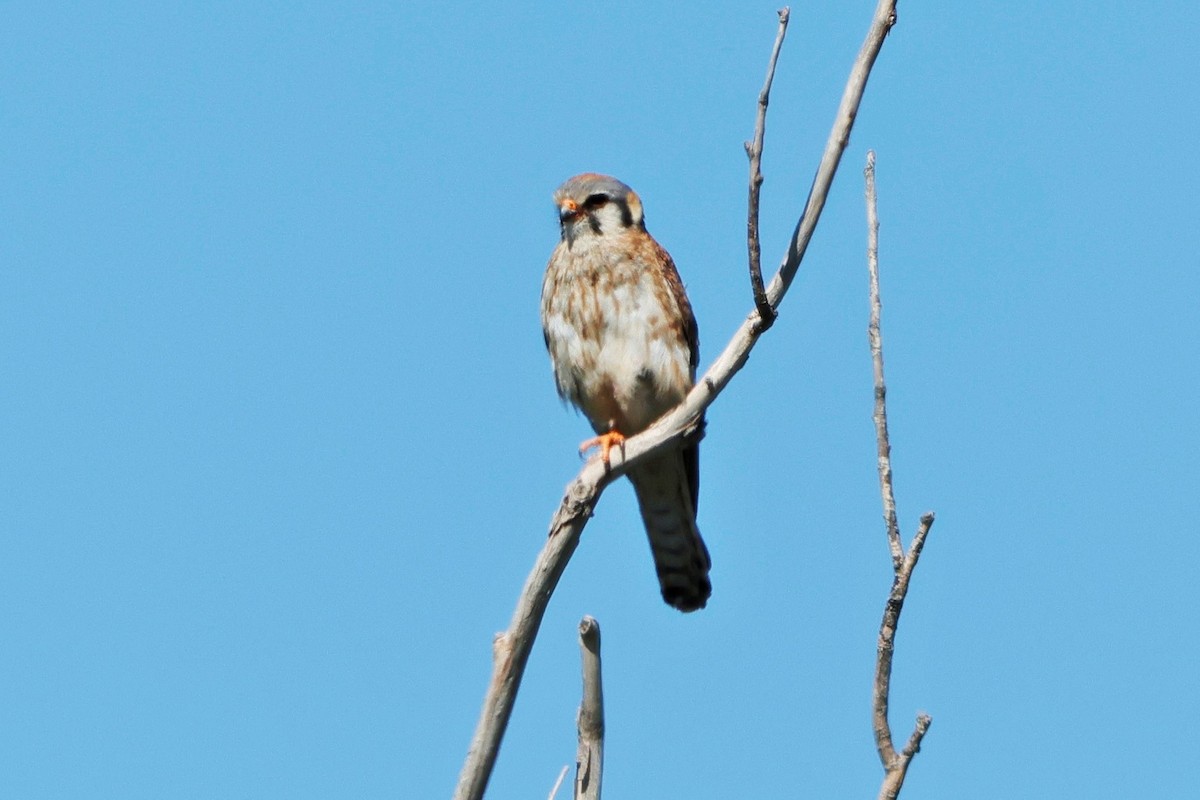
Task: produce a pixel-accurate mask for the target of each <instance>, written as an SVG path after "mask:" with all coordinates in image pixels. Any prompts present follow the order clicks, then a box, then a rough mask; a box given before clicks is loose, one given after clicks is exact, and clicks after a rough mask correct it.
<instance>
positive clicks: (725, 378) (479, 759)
mask: <svg viewBox="0 0 1200 800" xmlns="http://www.w3.org/2000/svg"><path fill="white" fill-rule="evenodd" d="M895 6H896V3H895V0H880V2H879V5H878V7H877V8H876V10H875V17H874V19H873V20H872V21H871V27H870V30H869V31H868V33H867V38H866V40H865V41H864V42H863V45H862V49H861V50H860V51H859V54H858V58H857V59H856V60H855V62H854V66H853V67H852V69H851V71H850V78H849V81H848V83H847V85H846V89H845V91H844V92H843V94H842V100H841V104H840V105H839V107H838V111H837V116H836V118H835V120H834V124H833V128H832V130H831V131H830V134H829V140H828V141H827V142H826V145H825V151H824V153H823V155H822V157H821V163H820V165H819V166H818V168H817V174H816V177H815V178H814V179H813V185H812V188H811V189H810V190H809V196H808V201H807V203H806V204H805V207H804V212H803V216H802V217H801V218H800V221H799V222H798V223H797V224H796V229H795V232H794V233H793V234H792V239H791V242H790V243H789V246H788V251H787V255H786V256H785V257H784V260H783V262H782V264H781V265H780V268H779V271H778V272H777V273H776V274H775V277H774V278H772V280H771V283H770V285H769V286H768V287H767V290H766V291H767V299H768V301H769V302H770V303H771V307H772V308H778V307H779V304H780V302H781V301H782V299H783V296H784V295H785V294H786V293H787V290H788V287H789V286H790V285H791V283H792V280H793V279H794V278H795V276H796V270H797V269H798V268H799V266H800V261H801V259H802V258H803V256H804V251H805V250H806V249H807V247H808V242H809V241H810V240H811V238H812V234H813V231H814V230H815V229H816V225H817V220H818V219H819V217H820V215H821V210H822V209H823V208H824V206H825V200H826V198H827V197H828V195H829V187H830V185H831V184H832V183H833V176H834V174H835V173H836V172H837V167H838V164H839V162H840V161H841V157H842V153H843V151H844V150H845V149H846V145H847V144H848V143H849V141H850V130H851V128H852V127H853V126H854V118H855V116H856V115H857V113H858V107H859V103H860V102H861V101H862V95H863V91H864V89H865V88H866V85H867V78H868V77H869V76H870V72H871V67H872V65H873V64H874V63H875V59H876V57H877V56H878V55H879V51H880V49H881V48H882V47H883V41H884V38H885V37H886V36H887V33H888V31H889V30H890V29H891V27H892V25H893V24H894V23H895ZM762 332H763V329H762V328H761V326H760V322H759V313H758V309H757V308H756V309H755V310H753V311H752V312H751V313H750V314H749V315H748V316H747V318H746V320H745V321H744V322H743V323H742V325H741V327H740V328H739V329H738V330H737V332H736V333H735V334H734V335H733V338H732V339H731V340H730V341H729V343H728V344H727V345H726V346H725V349H724V351H722V353H721V354H720V355H719V356H718V357H717V359H716V361H714V362H713V364H712V366H710V367H709V368H708V371H707V372H706V373H705V374H704V375H703V377H701V379H700V380H699V381H698V382H697V383H696V386H695V387H693V389H692V391H691V392H689V393H688V396H687V397H686V398H685V399H684V401H683V403H681V404H680V405H679V406H677V407H676V408H675V409H674V410H673V411H671V412H670V413H668V414H666V415H665V416H663V417H662V418H661V419H659V420H658V422H656V423H655V424H654V425H652V426H650V427H649V428H648V429H646V430H645V431H643V432H642V433H639V434H638V435H636V436H632V437H630V438H629V439H626V440H625V447H624V448H623V451H616V450H614V451H613V453H612V454H611V458H610V467H609V469H607V470H606V469H605V468H604V465H603V464H602V463H601V462H600V460H599V459H592V460H591V461H589V462H588V463H587V464H585V465H584V466H583V469H581V470H580V472H579V474H578V475H577V476H576V477H575V479H574V480H573V481H571V483H570V484H568V485H567V489H566V494H565V495H564V497H563V499H562V502H561V503H560V504H559V508H558V511H557V512H555V515H554V518H553V520H552V521H551V523H550V537H549V540H548V541H547V542H546V544H545V546H544V547H543V548H542V552H541V553H540V554H539V555H538V558H537V561H536V562H535V564H534V568H533V571H532V572H531V573H530V574H529V577H528V579H527V580H526V581H525V586H524V588H523V589H522V590H521V596H520V598H519V599H518V601H517V608H516V610H515V612H514V613H513V618H512V622H511V623H510V625H509V628H508V630H507V631H505V632H504V633H501V634H499V635H498V636H497V639H496V646H495V653H494V656H495V657H494V663H493V666H492V678H491V681H490V682H489V684H488V690H487V695H486V696H485V697H484V702H483V709H482V712H481V713H480V717H479V723H478V725H477V726H476V728H475V736H474V738H473V739H472V741H471V746H470V749H469V750H468V751H467V759H466V761H465V762H464V764H463V768H462V772H461V774H460V775H459V781H458V786H457V788H456V789H455V793H454V797H455V800H478V799H479V798H481V797H482V796H483V791H484V789H485V788H486V787H487V782H488V779H489V778H490V777H491V774H492V768H493V767H494V766H495V763H496V753H497V751H498V750H499V748H500V740H501V738H502V737H503V734H504V730H505V728H506V727H507V725H508V720H509V717H510V716H511V715H512V707H513V703H514V702H515V700H516V694H517V688H518V687H519V686H520V683H521V676H522V675H523V674H524V671H525V664H526V662H527V661H528V660H529V652H530V650H532V648H533V641H534V639H535V638H536V636H537V631H538V627H539V626H540V625H541V621H542V617H543V615H544V614H545V612H546V606H547V604H548V603H549V601H550V595H551V594H552V593H553V591H554V588H555V587H556V586H557V585H558V580H559V578H561V577H562V573H563V570H564V569H566V565H567V560H568V559H569V558H570V557H571V554H572V553H574V552H575V548H576V547H577V546H578V545H579V537H580V535H581V534H582V533H583V528H584V525H586V524H587V520H588V519H589V518H590V517H591V514H592V510H593V509H594V508H595V506H596V502H597V501H598V500H599V498H600V494H601V493H602V492H603V491H604V488H605V487H606V486H608V484H609V483H611V482H612V481H613V480H615V479H616V478H618V477H620V476H621V475H624V474H625V472H626V471H627V470H629V468H630V467H632V466H634V465H636V464H637V463H638V462H640V461H642V460H643V459H645V458H646V457H648V456H650V455H651V454H653V453H654V452H656V451H658V450H659V449H663V448H666V447H668V446H671V447H678V446H680V445H681V443H682V442H683V440H684V439H685V438H686V437H688V436H689V435H692V434H694V433H695V431H696V428H697V423H698V420H699V419H700V418H701V416H702V415H703V413H704V411H705V409H707V408H708V407H709V406H710V405H712V403H713V401H714V400H716V398H717V395H719V394H720V393H721V391H722V390H723V389H724V388H725V386H726V385H728V383H729V381H730V380H731V379H732V378H733V376H734V375H735V374H737V372H738V371H739V370H741V368H742V367H743V366H745V364H746V360H747V359H748V358H749V356H750V350H751V349H752V348H753V347H754V345H755V343H756V342H757V341H758V338H759V336H760V335H761V334H762Z"/></svg>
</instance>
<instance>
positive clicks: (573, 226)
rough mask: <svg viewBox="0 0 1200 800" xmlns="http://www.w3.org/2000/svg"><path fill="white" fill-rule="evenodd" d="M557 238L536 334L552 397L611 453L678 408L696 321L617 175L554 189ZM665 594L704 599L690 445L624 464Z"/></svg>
mask: <svg viewBox="0 0 1200 800" xmlns="http://www.w3.org/2000/svg"><path fill="white" fill-rule="evenodd" d="M554 203H555V205H557V206H558V219H559V224H560V227H561V229H562V240H561V241H560V242H559V243H558V246H557V247H555V248H554V253H553V254H552V255H551V256H550V263H549V264H548V265H547V266H546V277H545V280H544V282H543V283H542V331H543V332H544V334H545V337H546V349H547V350H549V351H550V361H551V362H552V363H553V366H554V380H555V382H556V383H557V384H558V394H559V396H561V397H562V398H564V399H565V400H570V401H571V403H573V404H574V405H575V406H576V407H577V408H579V409H580V410H581V411H582V412H583V413H584V415H585V416H586V417H587V418H588V421H589V422H591V424H592V428H594V429H595V431H596V433H597V434H599V435H598V436H597V437H596V438H595V439H589V440H588V441H586V442H584V444H583V446H582V447H581V448H580V449H581V450H587V449H590V448H591V447H599V448H600V451H601V454H600V457H601V458H603V459H604V460H605V462H606V463H607V461H608V456H609V451H610V450H611V449H612V448H613V447H616V446H620V444H621V442H622V441H624V439H625V437H627V436H633V435H634V434H636V433H639V432H641V431H643V430H645V429H646V428H647V427H649V425H650V423H652V422H654V421H655V420H656V419H658V418H659V417H661V416H662V415H663V414H665V413H666V412H668V411H670V410H671V409H672V408H674V407H675V406H676V405H678V404H679V403H680V402H681V401H682V400H683V399H684V397H685V396H686V395H687V393H688V391H689V390H690V389H691V388H692V384H693V383H694V382H695V380H696V363H697V361H698V359H699V341H698V338H697V333H696V319H695V317H693V316H692V307H691V304H690V303H688V299H687V295H686V294H685V293H684V291H683V283H682V282H681V281H680V280H679V273H678V272H676V271H675V263H674V262H673V261H672V260H671V256H670V255H668V254H667V251H666V250H664V249H663V248H662V246H661V245H659V243H658V242H656V241H654V238H653V237H651V236H650V234H649V233H647V232H646V223H645V220H644V219H643V215H642V202H641V200H639V199H638V196H637V194H636V193H635V192H634V191H633V190H632V189H630V188H629V187H628V186H626V185H625V184H624V183H622V182H621V181H619V180H617V179H616V178H610V177H608V176H607V175H596V174H594V173H585V174H583V175H576V176H575V177H574V178H571V179H570V180H568V181H567V182H566V183H564V184H563V185H562V186H560V187H558V190H557V191H555V193H554ZM629 480H630V481H631V482H632V483H633V488H634V491H635V492H636V493H637V499H638V506H639V507H640V508H641V512H642V521H643V522H644V523H645V525H646V533H647V535H648V536H649V537H650V550H651V551H652V553H653V554H654V565H655V568H656V570H657V571H658V581H659V585H660V586H661V587H662V596H663V599H664V600H666V601H667V603H668V604H669V605H671V606H674V607H675V608H677V609H679V610H680V611H695V610H696V609H699V608H703V607H704V604H705V603H706V602H707V601H708V597H709V595H711V594H712V584H710V583H709V579H708V571H709V568H710V567H711V561H710V560H709V557H708V548H706V547H705V546H704V540H703V539H701V538H700V531H699V530H698V529H697V527H696V500H697V492H698V490H699V486H700V464H699V448H698V446H697V445H695V444H692V445H688V446H686V447H684V448H683V449H682V450H671V451H669V452H664V453H662V454H660V455H658V456H655V457H654V458H652V459H650V460H648V461H644V462H642V463H641V464H639V465H638V466H637V467H636V468H635V469H633V470H630V472H629Z"/></svg>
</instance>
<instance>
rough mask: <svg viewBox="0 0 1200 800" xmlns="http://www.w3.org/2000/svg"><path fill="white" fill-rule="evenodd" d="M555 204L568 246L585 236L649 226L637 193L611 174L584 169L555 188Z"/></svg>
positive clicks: (604, 234)
mask: <svg viewBox="0 0 1200 800" xmlns="http://www.w3.org/2000/svg"><path fill="white" fill-rule="evenodd" d="M554 204H555V205H556V206H558V222H559V226H560V227H561V228H562V238H563V241H565V242H566V243H567V246H568V247H570V246H572V245H573V244H574V243H575V242H576V241H577V240H580V239H583V238H585V237H593V236H594V237H599V236H608V235H612V234H615V233H618V232H621V231H624V230H627V229H629V228H637V229H639V230H645V229H646V223H645V220H644V218H643V215H642V201H641V199H640V198H638V196H637V192H635V191H633V189H630V188H629V187H628V186H627V185H625V184H624V183H622V182H621V181H619V180H617V179H616V178H612V177H609V176H608V175H598V174H596V173H594V172H585V173H584V174H582V175H576V176H575V177H574V178H569V179H568V180H567V181H566V182H565V183H563V185H562V186H559V187H558V189H556V190H555V192H554Z"/></svg>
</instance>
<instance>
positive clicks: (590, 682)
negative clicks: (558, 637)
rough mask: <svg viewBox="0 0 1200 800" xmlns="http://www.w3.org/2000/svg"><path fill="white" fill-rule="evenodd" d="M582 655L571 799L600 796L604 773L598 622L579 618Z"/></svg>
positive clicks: (589, 798) (601, 682)
mask: <svg viewBox="0 0 1200 800" xmlns="http://www.w3.org/2000/svg"><path fill="white" fill-rule="evenodd" d="M579 653H580V656H581V657H582V659H583V702H582V703H581V704H580V706H579V719H578V722H577V727H578V728H579V749H578V750H577V751H576V755H575V800H600V783H601V779H602V778H603V777H604V683H603V681H602V680H601V675H600V623H598V622H596V620H595V619H593V618H592V617H584V618H583V619H582V620H581V621H580V622H579Z"/></svg>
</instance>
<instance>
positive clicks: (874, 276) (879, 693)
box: [863, 150, 933, 800]
mask: <svg viewBox="0 0 1200 800" xmlns="http://www.w3.org/2000/svg"><path fill="white" fill-rule="evenodd" d="M863 176H864V177H865V179H866V195H867V272H868V273H869V276H870V296H871V319H870V322H869V323H868V325H867V339H868V340H869V342H870V345H871V363H872V364H873V366H874V372H875V412H874V420H875V440H876V444H877V447H878V455H879V494H880V496H881V497H882V499H883V518H884V522H885V523H886V526H887V537H888V546H889V549H890V550H891V552H892V571H893V573H894V578H893V580H892V591H891V593H890V594H889V595H888V600H887V605H886V606H885V607H884V609H883V621H882V622H881V623H880V625H879V642H878V647H877V651H876V656H875V686H874V695H873V698H872V700H873V702H872V708H873V720H872V725H873V727H874V730H875V746H876V748H877V749H878V750H879V760H880V761H881V762H883V769H884V777H883V784H882V786H881V787H880V790H879V797H880V800H895V798H896V797H898V796H899V794H900V789H901V787H902V786H903V785H904V778H905V776H906V775H907V774H908V765H909V763H910V762H911V761H912V758H913V756H914V755H916V754H917V751H918V750H920V749H921V739H923V738H924V737H925V732H926V731H928V730H929V725H930V723H932V721H933V720H932V718H931V717H930V716H929V715H928V714H920V715H918V716H917V726H916V729H915V730H914V731H913V734H912V736H911V737H909V740H908V743H907V744H906V745H905V746H904V749H903V750H902V751H901V752H900V753H897V752H896V747H895V745H894V744H893V742H892V730H891V726H890V725H889V724H888V702H889V700H888V698H889V695H890V693H891V683H892V656H893V654H894V653H895V646H896V627H897V626H898V625H899V624H900V612H901V611H902V610H903V609H904V598H905V596H907V594H908V584H909V580H910V579H911V578H912V573H913V570H914V569H916V567H917V561H918V559H920V558H921V550H922V549H924V547H925V538H926V537H927V536H928V535H929V529H930V527H931V526H932V525H933V513H932V512H930V513H927V514H925V515H924V516H923V517H921V525H920V527H918V528H917V533H916V535H915V536H913V540H912V544H911V545H909V548H908V552H907V553H905V552H904V546H903V545H902V544H901V541H900V528H899V525H898V523H897V522H896V498H895V495H894V494H893V490H892V464H891V451H892V446H891V442H890V441H889V439H888V426H887V385H886V384H885V383H884V380H883V343H882V338H881V336H880V331H879V317H880V308H881V306H882V303H881V302H880V299H879V213H878V203H877V197H876V193H875V152H874V151H873V150H869V151H867V166H866V169H864V170H863Z"/></svg>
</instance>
